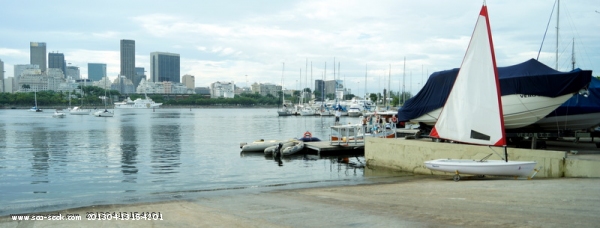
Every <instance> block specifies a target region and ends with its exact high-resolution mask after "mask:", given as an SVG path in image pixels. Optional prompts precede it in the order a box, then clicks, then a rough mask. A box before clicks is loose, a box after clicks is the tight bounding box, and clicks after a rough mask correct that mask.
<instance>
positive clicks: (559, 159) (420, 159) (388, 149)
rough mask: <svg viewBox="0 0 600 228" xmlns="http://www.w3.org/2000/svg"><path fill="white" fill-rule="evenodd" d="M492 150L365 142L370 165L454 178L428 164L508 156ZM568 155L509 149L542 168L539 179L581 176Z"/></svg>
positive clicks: (428, 142)
mask: <svg viewBox="0 0 600 228" xmlns="http://www.w3.org/2000/svg"><path fill="white" fill-rule="evenodd" d="M492 149H493V150H492ZM492 149H490V148H489V147H487V146H475V145H466V144H454V143H438V142H431V140H423V139H422V140H405V139H382V138H371V137H369V138H367V139H366V142H365V159H366V161H367V165H368V166H374V167H384V168H389V169H393V170H399V171H405V172H413V173H419V174H436V175H443V174H447V175H454V173H444V172H438V171H432V170H429V169H427V168H426V167H425V164H424V162H425V161H428V160H433V159H440V158H453V159H474V160H477V159H482V158H483V157H485V156H487V155H488V154H490V153H494V151H495V152H496V153H497V154H499V155H501V156H504V150H503V149H502V148H498V147H492ZM566 156H567V154H566V152H563V151H548V150H531V149H518V148H508V159H509V160H513V161H536V162H537V166H536V168H537V169H539V168H541V170H540V171H539V172H538V173H537V174H536V177H563V176H565V175H566V174H569V175H580V174H577V173H576V172H566V169H565V167H566V166H565V160H566ZM489 159H490V160H501V159H502V158H501V157H499V156H498V155H496V154H494V155H492V156H491V157H490V158H489ZM579 163H581V162H579ZM597 164H598V163H597Z"/></svg>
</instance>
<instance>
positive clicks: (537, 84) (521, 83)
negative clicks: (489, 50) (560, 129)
mask: <svg viewBox="0 0 600 228" xmlns="http://www.w3.org/2000/svg"><path fill="white" fill-rule="evenodd" d="M458 70H459V68H454V69H451V70H444V71H438V72H435V73H433V74H431V75H430V76H429V79H427V82H426V83H425V86H424V87H423V88H422V89H421V91H419V92H418V93H417V94H416V95H415V96H414V97H412V98H410V99H408V100H407V101H406V102H405V103H404V105H403V106H402V107H401V108H400V109H398V121H403V122H405V121H409V120H411V119H414V118H417V117H419V116H422V115H424V114H425V113H428V112H430V111H433V110H435V109H438V108H441V107H442V106H444V103H445V102H446V99H447V98H448V94H450V90H451V89H452V86H453V85H454V81H455V80H456V75H458ZM498 78H499V80H500V90H501V94H502V96H504V95H511V94H523V95H537V96H546V97H557V96H561V95H564V94H569V93H575V92H577V91H579V90H580V89H581V88H583V87H584V86H586V85H587V84H589V83H590V80H591V78H592V71H590V70H581V69H579V68H578V69H575V70H572V71H570V72H560V71H556V70H554V69H552V68H550V67H548V66H546V65H544V64H543V63H540V62H538V61H537V60H535V59H530V60H528V61H525V62H523V63H520V64H517V65H513V66H506V67H498ZM474 96H477V95H476V94H474Z"/></svg>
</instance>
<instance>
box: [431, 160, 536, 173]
mask: <svg viewBox="0 0 600 228" xmlns="http://www.w3.org/2000/svg"><path fill="white" fill-rule="evenodd" d="M536 164H537V163H536V162H534V161H508V162H506V161H503V160H486V161H475V160H466V159H437V160H431V161H426V162H425V166H426V167H427V168H428V169H431V170H435V171H442V172H450V173H458V174H472V175H490V176H528V175H529V174H531V172H532V171H533V169H534V168H535V165H536Z"/></svg>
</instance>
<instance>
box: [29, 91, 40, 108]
mask: <svg viewBox="0 0 600 228" xmlns="http://www.w3.org/2000/svg"><path fill="white" fill-rule="evenodd" d="M33 97H34V99H35V106H33V107H31V108H30V109H29V111H30V112H43V110H41V109H39V108H38V105H37V91H33Z"/></svg>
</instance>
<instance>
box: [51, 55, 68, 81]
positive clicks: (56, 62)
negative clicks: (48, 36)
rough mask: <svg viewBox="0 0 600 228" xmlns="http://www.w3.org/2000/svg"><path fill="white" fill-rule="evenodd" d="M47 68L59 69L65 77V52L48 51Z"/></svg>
mask: <svg viewBox="0 0 600 228" xmlns="http://www.w3.org/2000/svg"><path fill="white" fill-rule="evenodd" d="M48 68H56V69H60V70H62V72H63V75H64V76H65V77H66V75H67V64H66V63H65V54H63V53H58V52H51V53H48Z"/></svg>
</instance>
